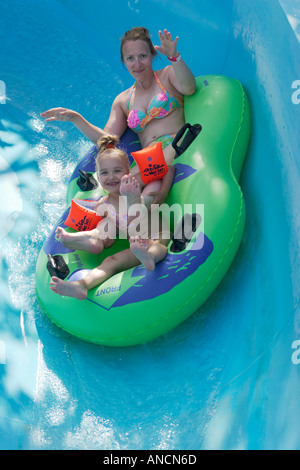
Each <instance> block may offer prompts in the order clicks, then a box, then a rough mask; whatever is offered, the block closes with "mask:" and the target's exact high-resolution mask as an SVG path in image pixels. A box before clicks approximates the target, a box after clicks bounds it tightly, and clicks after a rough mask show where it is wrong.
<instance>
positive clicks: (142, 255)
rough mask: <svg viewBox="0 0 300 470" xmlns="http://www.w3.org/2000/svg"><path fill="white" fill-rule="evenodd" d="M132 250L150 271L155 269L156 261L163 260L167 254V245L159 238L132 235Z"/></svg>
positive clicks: (130, 240)
mask: <svg viewBox="0 0 300 470" xmlns="http://www.w3.org/2000/svg"><path fill="white" fill-rule="evenodd" d="M129 242H130V250H131V251H132V253H133V254H134V255H135V256H136V257H137V259H138V260H139V261H140V262H141V263H142V264H143V265H144V267H145V268H146V269H147V270H148V271H153V270H154V268H155V265H156V263H159V262H160V261H162V260H163V259H164V258H165V257H166V254H167V251H168V249H167V247H166V246H165V245H163V244H162V243H161V242H160V241H159V240H143V239H142V238H140V237H130V239H129Z"/></svg>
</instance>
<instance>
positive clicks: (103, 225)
mask: <svg viewBox="0 0 300 470" xmlns="http://www.w3.org/2000/svg"><path fill="white" fill-rule="evenodd" d="M112 229H115V225H114V224H113V222H112V221H110V220H109V219H107V218H105V219H103V220H101V221H100V222H99V224H98V225H97V227H96V228H95V229H93V230H88V231H86V232H75V233H70V232H67V231H66V230H65V229H64V228H62V227H57V229H56V236H57V238H58V240H59V241H60V242H61V243H62V244H63V245H64V246H66V247H67V248H70V249H71V250H83V251H88V252H89V253H93V254H95V255H98V254H100V253H101V252H102V251H103V249H104V248H108V247H109V246H111V245H112V244H113V238H115V233H113V231H114V232H115V230H112Z"/></svg>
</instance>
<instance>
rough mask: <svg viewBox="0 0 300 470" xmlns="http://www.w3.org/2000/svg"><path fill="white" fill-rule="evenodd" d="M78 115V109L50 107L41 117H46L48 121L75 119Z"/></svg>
mask: <svg viewBox="0 0 300 470" xmlns="http://www.w3.org/2000/svg"><path fill="white" fill-rule="evenodd" d="M76 116H78V113H77V112H76V111H73V110H72V109H67V108H52V109H48V111H45V112H44V113H41V117H42V118H45V120H46V121H71V122H72V121H74V119H75V118H76Z"/></svg>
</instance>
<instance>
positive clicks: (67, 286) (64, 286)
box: [50, 276, 87, 300]
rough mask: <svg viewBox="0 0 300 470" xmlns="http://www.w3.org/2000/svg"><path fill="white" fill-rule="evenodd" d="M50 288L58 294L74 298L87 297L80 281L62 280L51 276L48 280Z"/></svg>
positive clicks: (81, 298) (82, 298)
mask: <svg viewBox="0 0 300 470" xmlns="http://www.w3.org/2000/svg"><path fill="white" fill-rule="evenodd" d="M50 289H51V290H52V291H53V292H55V293H56V294H59V295H65V296H67V297H75V299H79V300H84V299H86V297H87V289H86V287H85V286H84V284H83V283H82V282H80V281H70V282H68V281H63V280H62V279H59V278H58V277H55V276H53V277H52V278H51V282H50Z"/></svg>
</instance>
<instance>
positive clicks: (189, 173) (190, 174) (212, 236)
mask: <svg viewBox="0 0 300 470" xmlns="http://www.w3.org/2000/svg"><path fill="white" fill-rule="evenodd" d="M196 80H197V90H196V93H195V94H194V95H193V96H187V97H185V99H184V112H185V122H186V123H187V125H186V126H185V128H184V129H183V130H182V131H181V132H180V133H179V134H178V136H177V139H175V140H176V141H178V140H179V138H181V137H182V136H183V133H184V131H185V129H186V128H187V131H186V132H185V133H184V136H183V139H182V143H181V145H180V146H178V144H177V143H176V142H174V143H173V146H174V148H176V150H177V158H175V160H174V163H173V164H174V165H175V167H176V176H175V179H174V183H173V186H172V188H171V191H170V193H169V196H168V199H167V201H166V203H167V204H168V207H170V208H172V206H173V205H174V207H175V206H176V210H175V211H174V237H173V239H172V240H171V241H170V244H169V246H168V254H167V256H166V258H165V260H164V261H162V262H161V263H159V264H157V265H156V267H155V270H154V271H152V272H149V271H146V269H144V267H142V266H138V267H136V268H133V269H130V270H128V271H124V272H120V273H119V274H116V275H115V276H113V277H112V278H110V279H108V280H107V281H106V282H105V283H103V284H102V285H100V286H98V287H96V288H94V289H92V290H91V291H89V294H88V297H87V299H86V300H84V301H80V300H77V299H73V298H71V297H62V296H60V295H57V294H55V293H54V292H52V291H51V290H50V288H49V283H50V278H51V275H57V276H58V277H61V278H62V279H65V280H76V279H80V278H82V277H83V276H84V275H85V274H86V273H87V272H88V270H91V269H93V268H94V267H96V266H98V265H99V264H100V263H101V261H102V260H103V259H104V257H106V256H109V255H111V254H113V253H116V252H118V251H121V250H123V249H125V248H128V246H129V245H128V241H127V240H116V241H115V243H114V245H113V246H112V247H111V248H109V249H106V250H104V252H103V253H101V255H92V254H89V253H86V252H83V251H74V250H70V249H67V248H66V247H64V246H63V245H62V244H61V243H60V242H59V241H58V240H57V239H56V237H55V230H56V228H57V227H58V226H62V227H64V228H67V227H66V226H65V225H64V222H65V220H66V219H67V217H68V214H69V210H70V202H71V199H72V198H75V199H94V200H97V199H98V198H99V197H100V196H101V195H102V194H103V191H102V188H101V186H100V185H99V184H98V183H97V182H96V181H95V178H94V176H95V156H96V147H93V148H92V149H91V150H90V151H89V152H88V154H87V155H86V156H85V157H84V158H83V159H82V160H81V161H80V162H79V164H78V166H77V168H76V169H75V171H74V173H73V175H72V178H71V181H70V183H69V186H68V191H67V203H68V209H67V210H66V211H65V213H64V214H62V217H61V218H60V220H59V221H58V223H57V225H56V226H55V227H54V228H53V231H52V232H51V234H50V236H49V237H48V238H47V240H46V241H45V243H44V245H43V248H42V249H41V251H40V254H39V257H38V261H37V267H36V291H37V296H38V299H39V302H40V304H41V306H42V308H43V309H44V311H45V312H46V314H47V315H48V317H49V318H50V319H51V320H52V321H53V322H54V323H55V324H56V325H57V326H59V327H60V328H62V329H63V330H65V331H67V332H68V333H70V334H71V335H74V336H76V337H78V338H80V339H82V340H85V341H89V342H93V343H97V344H101V345H106V346H116V347H119V346H131V345H136V344H141V343H145V342H148V341H150V340H153V339H155V338H157V337H159V336H160V335H163V334H165V333H167V332H169V331H170V330H171V329H172V328H174V327H176V326H177V325H178V324H180V323H181V322H183V321H184V320H185V319H186V318H187V317H189V316H190V315H191V314H193V313H194V312H196V311H197V309H198V308H199V307H200V306H201V305H202V304H203V302H205V300H206V299H207V298H208V297H209V296H210V295H211V294H212V292H213V291H214V290H215V289H216V287H217V286H218V284H219V283H220V281H221V280H222V278H223V277H224V276H225V274H226V272H227V271H228V269H229V267H230V265H231V263H232V261H233V259H234V257H235V255H236V253H237V250H238V248H239V245H240V242H241V239H242V235H243V231H244V226H245V204H244V198H243V194H242V191H241V188H240V186H239V183H238V181H239V177H240V173H241V169H242V165H243V161H244V159H245V155H246V152H247V147H248V142H249V135H250V110H249V103H248V100H247V97H246V94H245V92H244V90H243V88H242V86H241V84H240V83H239V82H238V81H237V80H234V79H231V78H227V77H224V76H215V75H214V76H213V75H209V76H200V77H198V78H197V79H196ZM200 125H201V126H200ZM201 127H202V130H201V132H199V130H200V129H201ZM136 140H137V138H136V135H135V134H132V133H131V131H129V130H128V131H127V132H126V133H125V134H124V136H123V137H122V139H121V142H122V147H123V148H124V146H125V148H126V149H127V153H128V154H130V152H131V151H135V150H138V144H137V142H136ZM178 207H179V209H180V208H181V210H178ZM182 229H183V230H182ZM68 230H70V231H72V229H69V228H68ZM180 230H181V232H183V234H182V236H181V237H177V236H176V234H177V233H179V232H180Z"/></svg>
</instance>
